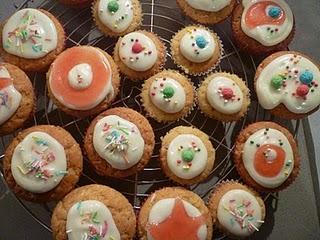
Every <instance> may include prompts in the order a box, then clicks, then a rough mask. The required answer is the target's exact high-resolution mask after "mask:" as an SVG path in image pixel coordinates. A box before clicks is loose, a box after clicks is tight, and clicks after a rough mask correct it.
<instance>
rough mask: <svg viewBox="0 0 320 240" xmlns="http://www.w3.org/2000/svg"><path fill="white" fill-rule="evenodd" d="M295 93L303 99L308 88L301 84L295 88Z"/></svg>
mask: <svg viewBox="0 0 320 240" xmlns="http://www.w3.org/2000/svg"><path fill="white" fill-rule="evenodd" d="M296 93H297V95H298V96H300V97H305V96H306V95H307V94H308V93H309V87H308V86H307V85H305V84H302V85H300V86H299V87H298V88H297V91H296Z"/></svg>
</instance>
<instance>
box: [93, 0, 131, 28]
mask: <svg viewBox="0 0 320 240" xmlns="http://www.w3.org/2000/svg"><path fill="white" fill-rule="evenodd" d="M98 8H99V19H100V21H101V22H102V23H103V24H104V25H106V26H107V27H108V28H109V29H111V30H112V31H113V32H116V33H121V32H123V31H125V30H126V29H127V28H128V27H129V26H130V24H131V23H132V20H133V7H132V1H131V0H116V1H115V0H100V1H99V5H98Z"/></svg>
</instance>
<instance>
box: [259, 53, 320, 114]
mask: <svg viewBox="0 0 320 240" xmlns="http://www.w3.org/2000/svg"><path fill="white" fill-rule="evenodd" d="M319 81H320V68H319V64H318V63H316V62H315V61H314V60H312V59H311V58H309V57H308V56H306V55H304V54H302V53H299V52H293V51H283V52H278V53H275V54H273V55H271V56H269V57H267V58H266V59H265V60H264V61H263V62H262V63H261V64H260V65H259V67H258V68H257V72H256V75H255V89H256V93H257V96H258V100H259V103H260V105H261V106H262V107H263V108H264V109H267V110H269V111H270V112H271V113H272V114H274V115H276V116H279V117H282V118H287V119H299V118H304V117H307V116H308V115H310V114H311V113H313V112H315V111H317V110H318V109H319V105H320V88H319Z"/></svg>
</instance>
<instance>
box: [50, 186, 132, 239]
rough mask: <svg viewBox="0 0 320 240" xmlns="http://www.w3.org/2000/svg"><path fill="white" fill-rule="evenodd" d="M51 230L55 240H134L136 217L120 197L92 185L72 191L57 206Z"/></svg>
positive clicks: (114, 192) (103, 187)
mask: <svg viewBox="0 0 320 240" xmlns="http://www.w3.org/2000/svg"><path fill="white" fill-rule="evenodd" d="M51 227H52V233H53V239H54V240H65V239H69V240H80V239H85V240H87V239H88V240H89V239H90V240H100V239H101V240H103V239H105V240H132V239H133V237H134V234H135V231H136V217H135V214H134V212H133V208H132V206H131V205H130V203H129V202H128V200H127V199H126V198H125V197H124V196H123V195H122V194H121V193H119V192H118V191H116V190H114V189H112V188H110V187H107V186H103V185H98V184H92V185H87V186H83V187H80V188H77V189H75V190H73V191H72V192H70V193H69V194H68V195H67V196H66V197H65V198H64V199H63V200H62V201H60V202H59V203H58V205H57V206H56V208H55V209H54V211H53V214H52V218H51Z"/></svg>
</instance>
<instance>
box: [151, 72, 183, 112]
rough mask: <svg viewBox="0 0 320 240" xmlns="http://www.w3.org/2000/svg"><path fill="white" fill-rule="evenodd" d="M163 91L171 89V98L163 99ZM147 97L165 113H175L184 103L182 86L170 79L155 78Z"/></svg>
mask: <svg viewBox="0 0 320 240" xmlns="http://www.w3.org/2000/svg"><path fill="white" fill-rule="evenodd" d="M164 89H173V90H174V94H173V96H172V97H165V96H166V95H164V93H163V90H164ZM149 95H150V98H151V101H152V103H153V104H154V105H155V106H156V107H157V108H159V109H160V110H162V111H164V112H166V113H177V112H179V111H181V110H182V109H183V108H184V106H185V103H186V93H185V91H184V88H183V86H181V84H180V83H179V82H178V81H176V80H174V79H172V78H170V77H166V78H156V79H155V80H154V81H153V82H152V84H151V86H150V90H149Z"/></svg>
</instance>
